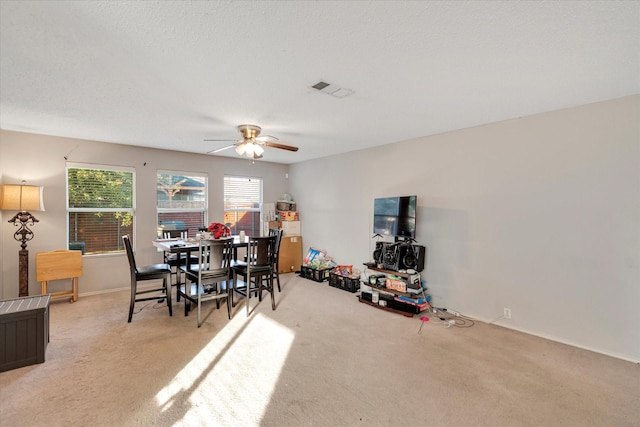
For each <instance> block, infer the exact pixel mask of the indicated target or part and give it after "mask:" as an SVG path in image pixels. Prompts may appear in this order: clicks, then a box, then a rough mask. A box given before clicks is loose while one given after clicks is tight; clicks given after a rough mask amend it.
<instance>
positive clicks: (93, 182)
mask: <svg viewBox="0 0 640 427" xmlns="http://www.w3.org/2000/svg"><path fill="white" fill-rule="evenodd" d="M134 188H135V172H134V171H133V169H129V168H118V167H112V166H106V167H95V166H92V167H86V166H67V224H68V229H69V234H68V247H69V249H78V250H82V253H83V254H84V253H86V254H105V253H116V252H123V251H124V247H123V245H122V236H123V235H124V234H133V219H134V209H135V192H134Z"/></svg>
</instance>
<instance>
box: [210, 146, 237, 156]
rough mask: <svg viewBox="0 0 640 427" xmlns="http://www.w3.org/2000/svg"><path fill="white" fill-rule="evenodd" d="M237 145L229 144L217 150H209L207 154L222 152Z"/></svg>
mask: <svg viewBox="0 0 640 427" xmlns="http://www.w3.org/2000/svg"><path fill="white" fill-rule="evenodd" d="M235 146H236V144H231V145H227V146H226V147H222V148H217V149H215V150H211V151H207V154H211V153H219V152H221V151H224V150H226V149H228V148H231V147H235Z"/></svg>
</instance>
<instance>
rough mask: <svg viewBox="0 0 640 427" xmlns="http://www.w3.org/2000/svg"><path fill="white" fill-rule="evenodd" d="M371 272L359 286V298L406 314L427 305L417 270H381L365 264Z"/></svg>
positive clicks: (415, 312) (421, 310) (426, 298)
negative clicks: (414, 271)
mask: <svg viewBox="0 0 640 427" xmlns="http://www.w3.org/2000/svg"><path fill="white" fill-rule="evenodd" d="M365 266H366V267H367V270H371V271H373V273H370V274H369V276H368V278H367V280H364V281H363V282H362V284H361V286H360V296H359V297H358V300H359V301H360V302H362V303H365V304H368V305H371V306H374V307H376V308H380V309H382V310H386V311H391V312H394V313H399V314H402V315H405V316H408V317H412V316H413V315H414V314H418V313H421V312H423V311H425V310H427V309H428V308H430V305H429V301H430V299H431V298H430V296H429V295H427V294H426V293H425V290H426V288H425V286H424V282H423V281H422V280H420V274H414V273H412V274H409V273H401V272H397V271H394V270H384V269H379V268H377V267H373V266H371V265H370V264H365Z"/></svg>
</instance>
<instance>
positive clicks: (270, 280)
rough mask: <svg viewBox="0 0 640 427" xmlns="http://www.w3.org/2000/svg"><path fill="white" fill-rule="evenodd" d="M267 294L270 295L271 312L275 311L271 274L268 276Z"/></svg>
mask: <svg viewBox="0 0 640 427" xmlns="http://www.w3.org/2000/svg"><path fill="white" fill-rule="evenodd" d="M269 293H270V294H271V310H275V309H276V296H275V295H274V294H275V292H274V289H273V274H269Z"/></svg>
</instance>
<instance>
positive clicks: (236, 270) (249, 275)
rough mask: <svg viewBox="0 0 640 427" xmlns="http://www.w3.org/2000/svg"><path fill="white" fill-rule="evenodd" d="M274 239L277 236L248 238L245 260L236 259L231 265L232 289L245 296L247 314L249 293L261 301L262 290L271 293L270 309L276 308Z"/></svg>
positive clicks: (248, 311) (248, 312) (249, 299)
mask: <svg viewBox="0 0 640 427" xmlns="http://www.w3.org/2000/svg"><path fill="white" fill-rule="evenodd" d="M276 239H277V236H264V237H251V238H249V244H248V246H247V257H246V260H247V261H238V262H237V263H236V264H235V265H234V267H233V284H234V290H235V292H236V293H238V294H240V295H242V296H244V297H245V304H246V306H247V316H249V314H250V313H251V309H250V301H251V295H252V294H253V295H255V296H258V300H259V301H262V292H263V291H266V292H269V294H270V295H271V309H272V310H275V309H276V301H275V295H274V292H273V269H274V266H275V253H276ZM238 277H242V280H239V279H238ZM232 298H233V296H232ZM232 301H233V300H232Z"/></svg>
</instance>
